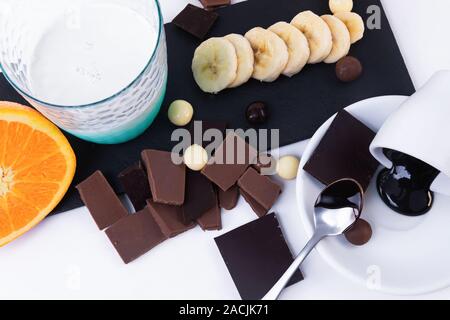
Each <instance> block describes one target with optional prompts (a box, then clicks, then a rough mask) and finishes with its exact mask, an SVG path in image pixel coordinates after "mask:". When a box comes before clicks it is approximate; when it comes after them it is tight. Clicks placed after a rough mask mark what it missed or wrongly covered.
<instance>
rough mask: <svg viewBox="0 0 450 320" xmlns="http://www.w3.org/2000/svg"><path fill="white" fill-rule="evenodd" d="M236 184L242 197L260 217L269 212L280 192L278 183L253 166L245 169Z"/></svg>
mask: <svg viewBox="0 0 450 320" xmlns="http://www.w3.org/2000/svg"><path fill="white" fill-rule="evenodd" d="M238 186H239V188H240V190H241V193H242V196H243V197H244V199H245V200H246V201H247V202H248V203H249V204H250V206H251V207H252V209H253V210H254V211H255V212H256V214H257V215H258V216H260V217H261V216H263V215H266V214H267V212H269V210H270V209H271V208H272V206H273V205H274V203H275V201H277V199H278V197H279V195H280V193H281V187H280V186H279V185H278V184H276V183H275V182H273V181H272V180H271V179H270V178H269V177H267V176H263V175H261V174H259V173H258V172H257V171H256V170H255V169H253V168H248V169H247V171H246V172H245V173H244V174H243V175H242V177H241V178H240V179H239V180H238Z"/></svg>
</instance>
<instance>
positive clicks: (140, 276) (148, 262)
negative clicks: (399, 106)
mask: <svg viewBox="0 0 450 320" xmlns="http://www.w3.org/2000/svg"><path fill="white" fill-rule="evenodd" d="M292 1H300V0H292ZM317 1H326V0H317ZM355 1H357V0H355ZM160 2H161V6H162V10H163V14H164V19H165V21H166V22H169V21H171V20H172V19H173V17H174V16H175V15H176V14H177V13H178V12H179V11H180V10H181V9H182V8H183V7H184V6H185V5H186V3H187V1H185V0H160ZM190 2H191V3H193V4H196V5H200V4H199V2H198V1H190ZM382 2H383V4H384V6H385V10H386V12H387V15H388V18H389V20H390V23H391V26H392V28H393V30H394V33H395V36H396V38H397V40H398V43H399V45H400V48H401V51H402V53H403V55H404V58H405V61H406V64H407V67H408V69H409V71H410V73H411V76H412V78H413V81H414V83H415V85H416V86H417V87H418V86H421V85H422V84H423V83H424V82H425V81H426V80H427V79H428V78H429V77H430V76H431V75H432V74H433V72H435V71H436V70H439V69H450V44H449V41H448V34H450V24H449V23H448V12H450V1H448V0H433V1H428V0H384V1H382ZM255 14H256V13H255ZM249 18H250V17H249ZM380 59H382V57H380ZM388 73H389V70H386V75H387V76H388ZM303 148H304V143H298V144H294V145H291V146H288V147H285V148H283V150H282V153H287V154H297V155H301V152H302V150H303ZM274 211H275V212H277V213H278V215H279V217H280V220H281V223H282V225H283V229H284V232H285V235H286V237H287V239H288V242H289V245H290V247H291V249H292V250H293V252H298V251H299V250H300V249H301V248H302V247H303V245H304V244H305V243H306V240H307V239H306V238H305V236H304V231H303V226H302V223H301V220H300V218H299V215H298V212H297V206H296V202H295V183H294V182H289V183H284V191H283V194H282V196H281V198H280V200H279V201H278V203H277V204H276V206H275V208H274ZM255 218H256V216H255V214H254V213H253V212H252V211H251V209H250V208H249V206H248V205H247V204H246V203H245V202H244V201H243V200H242V199H241V200H240V202H239V205H238V207H237V208H236V209H235V210H233V211H231V212H225V213H224V214H223V225H224V229H223V230H222V231H221V232H209V233H204V232H203V231H201V230H200V229H199V228H198V227H197V228H196V229H194V230H192V231H189V232H186V233H184V234H182V235H181V236H178V237H176V238H174V239H171V240H169V241H166V242H165V243H163V244H162V245H160V246H158V247H157V248H155V249H154V250H152V251H151V252H149V253H148V254H146V255H145V256H143V257H141V258H140V259H138V260H137V261H135V262H133V263H131V264H129V265H124V264H123V263H122V262H121V260H120V258H119V257H118V255H117V254H116V252H115V251H114V249H113V247H112V245H111V244H110V243H109V241H108V239H107V238H106V236H105V235H104V234H103V233H102V232H99V231H98V230H97V227H96V226H95V224H94V223H93V221H92V220H91V217H90V215H89V213H88V211H87V210H86V209H85V208H81V209H77V210H74V211H72V212H70V213H65V214H62V215H58V216H55V217H50V218H48V219H46V220H45V221H44V222H42V223H41V224H40V225H39V226H38V227H36V228H35V229H33V230H32V231H31V232H29V233H28V234H26V235H24V236H23V237H21V238H20V239H18V240H16V241H14V242H13V243H11V244H9V245H7V246H6V247H4V248H2V249H0V299H6V298H8V299H9V298H44V299H45V298H57V299H68V298H88V299H89V298H99V299H103V298H122V299H136V298H137V299H146V298H149V299H168V298H173V299H183V298H185V299H239V295H238V293H237V291H236V289H235V286H234V284H233V282H232V280H231V277H230V276H229V274H228V272H227V269H226V267H225V265H224V263H223V261H222V259H221V257H220V255H219V252H218V250H217V248H216V246H215V244H214V240H213V238H214V237H216V236H218V235H219V234H222V233H224V232H227V231H229V230H231V229H234V228H236V227H238V226H240V225H242V224H243V223H246V222H249V221H251V220H253V219H255ZM443 254H444V253H443ZM405 267H407V266H405ZM302 269H303V271H304V274H305V277H306V279H305V280H304V281H303V282H301V283H299V284H297V285H295V286H293V287H290V288H288V289H286V290H285V291H284V293H283V295H282V297H281V298H283V299H341V298H344V299H347V298H348V299H385V298H388V299H398V298H403V297H396V296H388V295H383V294H381V293H379V292H375V291H371V290H369V289H366V288H365V287H362V286H359V285H357V284H354V283H352V282H350V281H349V280H347V279H346V278H343V277H342V276H341V275H339V274H337V273H336V272H335V271H334V270H333V269H331V268H330V267H329V266H328V265H326V264H325V263H324V262H323V261H322V260H321V258H320V257H319V256H318V255H317V254H316V253H315V252H313V253H312V255H311V256H310V257H309V258H308V259H307V261H306V262H305V263H304V265H303V268H302ZM381 280H382V278H381ZM413 298H427V299H431V298H433V299H435V298H450V289H448V290H444V291H440V292H436V293H433V294H430V295H427V296H420V297H413Z"/></svg>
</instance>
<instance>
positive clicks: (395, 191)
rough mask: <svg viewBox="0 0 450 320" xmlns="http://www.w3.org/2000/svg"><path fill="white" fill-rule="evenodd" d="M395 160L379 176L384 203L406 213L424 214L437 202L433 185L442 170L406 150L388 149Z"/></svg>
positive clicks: (390, 158)
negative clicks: (434, 201)
mask: <svg viewBox="0 0 450 320" xmlns="http://www.w3.org/2000/svg"><path fill="white" fill-rule="evenodd" d="M384 154H385V155H386V157H387V158H388V159H389V160H391V161H392V164H393V166H392V168H391V169H384V170H383V171H381V172H380V173H379V175H378V180H377V189H378V193H379V194H380V196H381V199H382V200H383V201H384V203H385V204H386V205H387V206H389V207H390V208H391V209H392V210H394V211H396V212H398V213H400V214H403V215H406V216H420V215H423V214H425V213H427V212H428V211H429V210H430V209H431V206H432V205H433V193H432V192H431V191H430V187H431V184H432V183H433V181H434V180H435V179H436V177H437V176H438V174H439V171H438V170H437V169H435V168H433V167H432V166H430V165H429V164H427V163H425V162H423V161H421V160H418V159H416V158H414V157H411V156H409V155H406V154H404V153H401V152H398V151H394V150H389V149H385V150H384Z"/></svg>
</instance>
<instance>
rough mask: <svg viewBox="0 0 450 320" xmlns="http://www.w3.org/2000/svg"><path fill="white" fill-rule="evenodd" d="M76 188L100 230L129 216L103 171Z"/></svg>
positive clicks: (96, 172)
mask: <svg viewBox="0 0 450 320" xmlns="http://www.w3.org/2000/svg"><path fill="white" fill-rule="evenodd" d="M76 188H77V189H78V192H79V193H80V197H81V200H82V201H83V203H84V204H85V205H86V207H87V208H88V210H89V212H90V213H91V216H92V218H93V219H94V221H95V223H96V224H97V226H98V228H99V229H100V230H103V229H105V228H107V227H109V226H111V225H113V224H114V223H115V222H117V221H118V220H120V219H121V218H124V217H126V216H127V215H128V211H127V209H125V207H124V205H123V204H122V202H121V201H120V199H119V197H118V196H117V195H116V193H115V192H114V190H113V189H112V188H111V186H110V185H109V183H108V181H107V180H106V178H105V176H104V175H103V173H101V171H95V172H94V174H92V175H91V176H90V177H89V178H87V179H86V180H84V181H83V182H81V183H80V184H79V185H77V187H76Z"/></svg>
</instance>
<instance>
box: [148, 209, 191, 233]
mask: <svg viewBox="0 0 450 320" xmlns="http://www.w3.org/2000/svg"><path fill="white" fill-rule="evenodd" d="M147 203H148V210H149V211H150V213H151V215H152V217H153V219H155V221H156V223H157V224H158V225H159V227H160V228H161V231H162V232H163V233H164V235H165V236H166V237H168V238H173V237H175V236H177V235H179V234H180V233H183V232H185V231H187V230H190V229H192V228H194V227H195V223H193V222H192V221H191V222H189V223H188V224H185V223H184V222H183V209H182V207H180V206H171V205H167V204H160V203H156V202H154V201H153V200H148V201H147Z"/></svg>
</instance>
